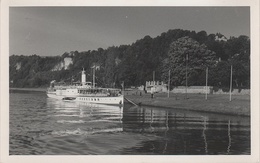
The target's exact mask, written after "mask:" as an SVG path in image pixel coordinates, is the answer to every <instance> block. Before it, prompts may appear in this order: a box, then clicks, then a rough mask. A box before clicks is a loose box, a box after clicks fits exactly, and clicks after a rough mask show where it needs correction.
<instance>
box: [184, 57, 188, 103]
mask: <svg viewBox="0 0 260 163" xmlns="http://www.w3.org/2000/svg"><path fill="white" fill-rule="evenodd" d="M185 62H186V66H185V67H186V73H185V78H186V87H185V99H188V97H187V96H188V95H187V93H188V90H187V89H188V77H187V76H188V74H187V71H188V70H187V69H188V53H186V59H185Z"/></svg>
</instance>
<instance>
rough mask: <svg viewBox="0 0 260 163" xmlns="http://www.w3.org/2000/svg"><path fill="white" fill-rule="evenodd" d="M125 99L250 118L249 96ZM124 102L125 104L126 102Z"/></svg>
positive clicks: (136, 95) (129, 94) (133, 95)
mask: <svg viewBox="0 0 260 163" xmlns="http://www.w3.org/2000/svg"><path fill="white" fill-rule="evenodd" d="M46 89H47V88H10V89H9V90H10V91H37V92H45V91H46ZM124 95H125V98H126V99H127V100H131V101H132V102H134V103H135V104H136V105H139V106H151V107H163V108H168V109H184V110H191V111H199V112H208V113H217V114H228V115H238V116H250V96H249V95H232V101H229V95H227V94H208V95H207V100H206V99H205V94H187V99H186V95H185V94H180V93H178V94H177V93H170V97H169V98H168V94H167V93H156V94H154V98H151V94H150V93H144V91H125V92H124ZM127 100H126V102H127Z"/></svg>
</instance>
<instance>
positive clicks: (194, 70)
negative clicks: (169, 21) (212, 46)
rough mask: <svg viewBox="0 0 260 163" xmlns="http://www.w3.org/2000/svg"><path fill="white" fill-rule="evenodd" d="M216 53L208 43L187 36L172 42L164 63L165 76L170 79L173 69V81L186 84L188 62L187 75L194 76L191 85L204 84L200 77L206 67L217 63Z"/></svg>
mask: <svg viewBox="0 0 260 163" xmlns="http://www.w3.org/2000/svg"><path fill="white" fill-rule="evenodd" d="M216 61H217V60H216V56H215V53H214V52H212V51H210V50H208V49H207V47H206V45H204V44H199V42H197V41H195V40H193V39H191V38H189V37H187V36H185V37H182V38H179V39H178V40H176V41H174V42H172V44H171V45H170V49H169V52H168V57H167V58H166V59H165V60H164V64H163V70H162V71H163V72H162V73H163V77H164V79H165V81H167V79H168V71H169V70H170V71H171V77H172V78H173V79H174V80H171V81H172V83H176V84H177V85H184V83H185V81H186V77H185V76H186V62H187V77H188V79H189V78H190V79H191V78H192V79H193V80H192V81H189V85H194V84H196V85H203V84H204V83H199V82H198V81H200V80H199V79H198V77H199V76H201V73H203V72H204V70H205V68H206V67H212V66H214V65H215V64H216ZM204 81H205V80H204Z"/></svg>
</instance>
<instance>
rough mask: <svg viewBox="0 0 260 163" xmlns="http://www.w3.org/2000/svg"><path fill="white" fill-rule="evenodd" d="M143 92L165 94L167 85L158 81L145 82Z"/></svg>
mask: <svg viewBox="0 0 260 163" xmlns="http://www.w3.org/2000/svg"><path fill="white" fill-rule="evenodd" d="M145 90H146V91H147V92H148V93H152V92H153V93H158V92H167V84H164V83H163V82H160V81H147V82H146V83H145Z"/></svg>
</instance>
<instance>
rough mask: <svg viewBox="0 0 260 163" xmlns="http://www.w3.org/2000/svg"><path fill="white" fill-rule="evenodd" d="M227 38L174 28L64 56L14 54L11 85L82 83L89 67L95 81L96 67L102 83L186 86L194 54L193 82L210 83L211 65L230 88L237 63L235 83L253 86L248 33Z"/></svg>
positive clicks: (214, 78)
mask: <svg viewBox="0 0 260 163" xmlns="http://www.w3.org/2000/svg"><path fill="white" fill-rule="evenodd" d="M219 38H224V36H223V35H221V34H219V33H218V34H210V35H207V33H206V32H205V31H201V32H198V33H196V32H194V31H188V30H181V29H175V30H169V31H168V32H166V33H162V34H161V35H160V36H157V37H156V38H151V37H150V36H145V37H144V38H143V39H140V40H137V41H136V42H135V43H133V44H132V45H121V46H118V47H115V46H113V47H109V48H107V49H102V48H99V49H97V50H93V51H83V52H78V51H72V52H70V53H68V52H65V53H64V54H63V55H61V56H55V57H39V56H37V55H32V56H23V55H21V56H17V55H12V56H10V66H9V69H10V75H9V76H10V86H11V87H46V86H48V84H49V82H50V81H51V80H56V81H62V80H63V81H65V82H72V81H80V71H81V70H82V68H85V69H86V71H87V74H88V75H87V80H88V81H92V72H93V66H94V65H96V67H98V68H96V71H95V72H96V74H95V75H96V82H97V85H98V86H103V87H120V84H121V83H122V82H123V81H124V83H125V85H126V86H140V85H144V84H145V81H149V80H152V79H153V72H155V80H162V81H165V82H166V81H167V80H168V79H167V78H168V76H167V75H168V70H171V81H172V82H171V84H172V85H173V86H177V85H185V70H186V69H185V65H186V56H188V60H187V61H188V62H187V65H188V69H187V72H188V79H189V85H205V69H206V67H208V68H209V85H212V86H218V87H228V86H229V79H230V65H231V64H232V65H233V70H234V71H233V79H234V86H235V87H239V88H240V87H243V88H249V87H250V39H249V38H248V37H247V36H239V37H238V38H236V37H231V38H229V39H224V40H223V39H222V40H221V39H219ZM66 57H70V58H72V61H73V64H71V65H70V66H69V67H68V69H66V70H65V69H64V68H61V69H59V70H55V69H54V67H55V66H56V65H57V64H59V63H61V62H63V61H64V58H66Z"/></svg>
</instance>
